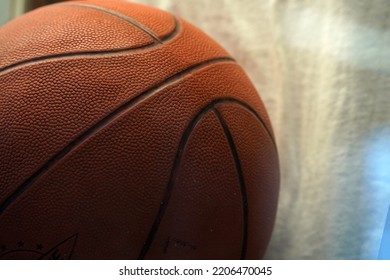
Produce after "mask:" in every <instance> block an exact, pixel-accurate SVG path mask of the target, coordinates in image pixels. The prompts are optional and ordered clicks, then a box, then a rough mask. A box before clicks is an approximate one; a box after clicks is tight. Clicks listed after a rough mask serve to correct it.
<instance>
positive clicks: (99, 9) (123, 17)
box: [57, 3, 162, 44]
mask: <svg viewBox="0 0 390 280" xmlns="http://www.w3.org/2000/svg"><path fill="white" fill-rule="evenodd" d="M57 6H74V7H80V8H87V9H93V10H97V11H99V12H103V13H106V14H109V15H111V16H114V17H117V18H119V19H121V20H124V21H126V22H127V23H130V24H131V25H133V26H135V27H137V28H138V29H140V30H142V31H143V32H145V33H146V34H148V35H149V36H150V37H152V39H153V40H154V41H156V42H158V43H160V44H162V41H161V40H160V38H158V36H157V35H156V34H155V33H153V32H152V31H151V30H150V29H149V28H147V27H146V26H143V25H142V24H140V23H139V22H137V21H136V20H134V19H132V18H130V17H128V16H125V15H124V14H121V13H118V12H116V11H113V10H110V9H107V8H103V7H100V6H96V5H91V4H82V3H62V4H58V5H57Z"/></svg>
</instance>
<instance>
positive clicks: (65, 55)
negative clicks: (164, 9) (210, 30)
mask: <svg viewBox="0 0 390 280" xmlns="http://www.w3.org/2000/svg"><path fill="white" fill-rule="evenodd" d="M179 29H180V22H179V21H178V20H177V19H176V18H175V28H174V29H173V30H172V32H171V33H169V34H167V35H166V36H165V37H164V38H162V39H161V41H162V42H166V41H169V40H171V39H173V38H174V37H175V35H176V34H177V33H178V31H179ZM155 45H156V43H155V42H152V43H149V44H146V45H142V46H137V47H128V48H123V49H115V50H101V51H85V52H70V53H59V54H52V55H46V56H38V57H33V58H30V59H26V60H22V61H18V62H15V63H12V64H10V65H7V66H4V67H3V68H0V75H2V74H3V73H4V72H6V71H9V70H13V68H18V67H20V66H25V65H29V64H32V63H35V62H42V61H45V60H50V59H61V58H68V57H77V56H105V55H109V54H118V53H126V52H129V51H136V50H142V49H148V48H151V47H153V46H155ZM2 72H3V73H2Z"/></svg>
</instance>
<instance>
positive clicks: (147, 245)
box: [138, 98, 276, 260]
mask: <svg viewBox="0 0 390 280" xmlns="http://www.w3.org/2000/svg"><path fill="white" fill-rule="evenodd" d="M228 103H233V104H238V105H240V106H242V107H244V108H245V109H247V110H249V111H250V112H251V113H253V115H254V116H255V118H256V119H257V120H258V121H259V122H260V124H261V125H262V126H263V127H264V129H265V130H266V131H267V133H268V135H269V137H270V139H271V142H272V143H273V144H274V147H275V151H276V145H275V143H274V141H273V138H272V134H271V133H270V132H269V130H268V128H267V126H266V125H265V122H264V120H263V119H262V118H261V117H260V115H259V114H258V113H257V112H256V111H255V110H254V109H253V108H252V107H250V106H249V105H248V104H246V103H244V102H242V101H240V100H237V99H234V98H220V99H215V100H214V101H212V102H211V103H209V104H208V105H207V106H205V107H203V108H202V109H201V110H200V111H199V112H198V113H197V114H196V116H195V117H194V118H193V119H192V121H191V122H190V123H189V125H188V126H187V128H186V130H185V131H184V133H183V136H182V138H181V140H180V143H179V147H178V149H177V152H176V157H175V160H174V163H173V168H172V171H171V175H170V177H169V181H168V185H167V188H166V190H165V193H164V197H163V200H162V202H161V205H160V208H159V210H158V213H157V216H156V218H155V220H154V222H153V224H152V227H151V229H150V231H149V234H148V236H147V238H146V240H145V242H144V246H143V247H142V249H141V252H140V253H139V255H138V259H139V260H141V259H144V258H145V256H146V254H147V253H148V251H149V249H150V246H151V245H152V243H153V240H154V237H155V235H156V234H157V231H158V228H159V226H160V224H161V222H162V219H163V217H164V214H165V211H166V209H167V207H168V203H169V200H170V198H171V193H172V191H173V187H174V184H175V182H176V178H177V173H178V170H177V169H178V168H179V166H180V162H181V157H182V154H183V151H184V148H185V145H186V143H187V141H188V138H189V137H190V135H191V132H192V130H193V129H194V127H195V126H196V124H197V123H198V122H199V121H200V119H202V117H203V116H205V115H206V114H207V113H208V112H209V111H210V110H212V109H213V108H215V106H217V105H219V104H228ZM246 242H247V241H246ZM241 254H242V253H241Z"/></svg>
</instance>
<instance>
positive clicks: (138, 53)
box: [0, 1, 279, 259]
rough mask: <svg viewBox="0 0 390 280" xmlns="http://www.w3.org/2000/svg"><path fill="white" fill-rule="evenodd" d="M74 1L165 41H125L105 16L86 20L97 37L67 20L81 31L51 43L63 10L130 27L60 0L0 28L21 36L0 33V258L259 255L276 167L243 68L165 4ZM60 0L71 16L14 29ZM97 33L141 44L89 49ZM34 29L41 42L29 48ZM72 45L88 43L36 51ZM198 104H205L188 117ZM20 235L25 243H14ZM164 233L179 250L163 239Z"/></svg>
mask: <svg viewBox="0 0 390 280" xmlns="http://www.w3.org/2000/svg"><path fill="white" fill-rule="evenodd" d="M107 2H108V1H107ZM82 3H84V4H91V5H99V6H101V7H104V8H109V9H111V10H114V11H116V12H118V13H122V14H124V15H125V16H131V17H132V18H133V19H134V20H137V21H139V23H140V24H142V25H145V26H147V28H148V29H149V31H152V32H153V34H156V36H157V37H159V38H161V40H162V41H163V42H162V43H160V42H158V41H156V40H154V39H153V37H151V36H150V35H149V34H148V32H146V31H142V32H143V33H140V32H141V29H137V30H135V31H134V35H131V36H133V37H132V38H131V39H129V41H126V42H122V41H121V40H124V37H122V36H120V34H111V33H112V32H107V30H109V29H110V28H111V26H107V27H105V28H102V29H99V28H96V29H95V31H96V32H100V31H101V34H102V35H105V36H103V37H102V41H101V42H95V39H94V37H93V36H95V35H96V34H97V33H96V34H93V33H91V36H92V37H90V38H82V39H80V38H78V36H76V35H77V34H79V33H78V31H72V32H74V33H75V34H73V33H72V34H73V35H72V36H74V37H76V38H73V39H69V40H70V42H71V41H72V40H74V41H75V42H77V40H78V39H80V40H81V41H82V43H81V44H77V43H75V44H74V45H73V44H70V45H69V46H68V49H67V47H66V46H64V47H63V48H61V47H59V46H60V45H61V44H59V43H58V40H60V39H59V38H62V36H65V35H66V34H65V35H64V34H62V35H61V30H64V28H68V27H65V26H61V25H62V24H64V23H65V22H72V23H73V27H76V26H77V24H79V26H80V29H83V28H84V26H86V25H88V24H90V25H91V23H92V22H94V19H95V20H96V22H100V23H101V22H104V21H105V20H107V21H110V23H111V24H112V28H113V29H115V28H116V27H117V26H118V32H122V29H123V32H125V33H126V32H130V33H131V34H133V33H132V32H133V31H132V30H133V29H134V25H133V24H130V23H128V30H125V29H124V25H123V24H124V22H123V20H118V18H117V17H113V16H112V15H109V14H107V13H106V12H103V11H99V10H97V9H89V8H86V7H83V8H79V7H73V6H72V7H71V6H68V5H53V6H48V7H45V8H42V9H40V10H37V11H33V12H31V13H30V14H28V15H25V16H23V17H21V18H19V19H17V20H16V21H15V22H11V23H10V24H8V25H6V26H5V27H4V28H2V29H1V31H0V37H2V36H3V37H2V38H5V36H9V34H10V33H9V32H11V31H12V30H16V29H18V30H19V32H21V33H23V32H25V34H21V36H19V39H20V40H19V39H18V38H11V37H12V36H10V39H9V40H1V41H0V42H1V43H0V53H1V52H3V53H5V52H6V50H7V49H11V48H12V49H14V50H15V51H14V52H13V53H12V54H9V55H7V56H6V59H5V60H4V61H1V63H2V65H3V67H7V68H5V69H4V68H3V70H2V71H0V86H1V94H0V104H1V106H0V129H1V133H0V228H1V231H0V244H4V246H6V248H7V249H5V250H2V251H1V249H0V258H5V259H6V258H77V259H134V258H157V259H160V258H161V259H164V258H188V259H191V258H195V259H196V258H198V259H209V258H226V259H229V258H232V259H238V258H260V257H261V256H262V254H263V253H264V250H265V248H266V246H267V243H268V241H269V237H270V233H271V230H272V226H273V222H274V218H275V213H276V202H277V195H278V187H279V179H278V176H279V175H278V163H277V152H276V148H275V146H274V144H273V140H272V137H273V136H272V129H271V124H270V121H269V119H268V116H267V113H266V110H265V108H264V106H263V104H262V102H261V100H260V98H259V97H258V94H257V93H256V91H255V89H254V88H253V86H252V84H251V83H250V81H249V79H248V78H247V76H246V74H245V73H244V72H243V70H242V69H241V67H239V66H238V65H237V64H236V63H235V62H234V61H233V60H232V59H231V58H230V57H229V55H228V54H227V53H226V51H224V50H223V49H222V48H221V47H220V46H219V45H218V44H217V43H215V42H214V41H213V40H211V39H210V38H209V37H208V36H207V35H205V34H204V33H202V32H201V31H199V30H198V29H197V28H195V27H193V26H192V25H191V24H189V23H187V22H185V21H184V20H182V19H178V20H177V21H176V24H177V26H176V27H175V28H173V25H172V23H174V22H175V20H173V17H172V16H171V15H169V14H167V13H165V12H162V11H158V10H155V9H151V8H148V7H144V6H141V5H134V4H129V3H124V2H116V1H115V2H114V1H112V2H110V3H106V2H104V4H103V2H101V1H83V2H82ZM58 9H60V10H61V9H63V11H64V12H63V13H62V12H61V16H63V17H67V16H68V17H69V18H67V19H66V20H65V19H64V20H63V21H61V22H58V23H57V24H58V26H55V27H53V29H51V30H52V31H51V32H53V34H51V33H50V32H48V33H47V34H46V35H45V36H43V37H42V36H41V37H39V38H34V39H32V38H29V39H28V40H27V39H24V38H27V37H28V33H29V31H28V29H26V28H25V27H26V26H28V25H30V24H31V25H34V22H35V20H34V19H35V18H37V19H38V18H39V20H38V23H39V22H42V21H44V20H47V19H44V18H42V13H43V14H45V15H47V17H49V15H50V14H51V13H52V12H54V11H56V12H58ZM69 9H75V13H69V12H68V11H69ZM87 15H88V16H87ZM74 18H78V21H74V20H73V19H74ZM73 21H74V22H73ZM73 27H72V28H73ZM37 28H38V27H37ZM10 29H11V30H10ZM38 29H39V28H38ZM69 30H73V29H69ZM80 32H83V31H80ZM54 33H55V34H54ZM123 34H124V33H122V35H123ZM145 34H146V35H147V36H145ZM167 34H171V36H168V37H167ZM108 36H110V37H108ZM115 36H117V37H118V38H119V39H118V40H116V39H114V38H116V37H115ZM77 38H78V39H77ZM108 38H110V40H113V42H111V43H112V46H113V47H114V46H120V45H121V44H124V45H125V44H130V45H131V44H133V45H132V46H136V45H137V44H138V45H139V46H140V45H143V44H147V43H145V42H146V41H144V40H150V39H151V38H152V39H151V40H152V41H151V42H152V43H151V44H150V45H147V46H143V47H141V48H135V49H131V50H124V51H117V50H115V51H111V50H108V51H107V50H104V51H102V52H94V51H93V52H92V53H91V50H96V48H97V47H98V46H99V44H107V42H108V41H109V40H107V39H108ZM164 38H165V39H164ZM18 40H19V41H18ZM36 40H37V41H38V40H41V41H43V42H46V45H47V48H46V51H45V48H36V47H34V42H35V41H36ZM17 41H18V43H15V42H17ZM30 41H31V42H32V43H31V44H30V43H29V42H30ZM103 41H104V42H103ZM89 42H90V43H89ZM51 44H54V45H53V48H50V45H51ZM82 44H85V46H86V47H85V53H84V52H83V53H82V54H74V55H58V56H56V57H55V58H44V57H45V56H48V55H51V54H53V53H54V52H55V53H57V54H59V53H64V52H67V51H69V47H75V46H77V45H78V46H81V45H82ZM11 45H12V46H11ZM28 45H31V46H30V48H29V46H28ZM87 45H88V46H87ZM14 46H19V49H18V48H17V47H14ZM58 48H59V49H58ZM88 52H89V53H88ZM31 58H34V61H33V62H23V61H25V60H26V59H31ZM12 63H13V64H14V65H13V66H12V65H11V64H12ZM241 103H242V104H246V106H248V108H250V109H251V110H254V111H255V112H256V114H257V116H259V118H260V119H261V122H260V121H259V119H258V118H254V117H253V113H249V111H248V109H247V108H244V107H242V106H241V105H239V104H241ZM210 106H211V107H210ZM219 107H220V109H219ZM205 108H206V109H210V108H214V109H212V110H211V111H210V112H208V113H207V114H206V113H205V115H204V116H203V115H201V117H199V116H200V115H199V113H200V112H202V110H205ZM213 110H218V111H220V113H219V117H218V115H216V113H215V112H214V111H213ZM205 112H206V111H205ZM248 114H249V116H248ZM197 116H198V117H199V120H198V119H197ZM221 118H222V119H223V120H222V121H221ZM194 120H197V121H198V123H194ZM222 122H225V124H226V126H227V129H228V131H229V133H230V134H231V139H230V142H229V139H228V138H227V133H226V128H225V129H224V128H223V126H222ZM191 123H192V124H194V127H191ZM189 128H191V129H189ZM183 139H188V144H186V145H185V146H182V145H183V141H184V140H183ZM232 141H233V142H234V144H235V145H233V147H232ZM180 147H181V148H180ZM180 153H183V154H182V155H181V154H180ZM179 155H180V157H179ZM178 158H182V159H181V161H180V164H179V163H178ZM237 159H239V161H240V163H239V164H237ZM238 165H240V168H238V167H237V166H238ZM191 178H192V180H191ZM240 180H241V181H242V180H244V182H245V186H246V188H245V193H246V195H247V202H248V206H244V205H243V201H244V200H243V191H242V184H241V183H240ZM202 198H205V199H206V200H203V199H202ZM216 208H218V209H219V210H220V211H215V209H216ZM224 208H226V212H225V211H223V210H222V209H224ZM243 209H247V210H245V211H247V213H246V214H245V211H244V210H243ZM210 213H212V214H213V215H211V214H210ZM176 215H179V216H176ZM210 215H211V216H210ZM244 215H246V218H244ZM180 219H184V220H183V222H180V221H181V220H180ZM244 220H246V221H247V222H245V223H244ZM224 231H230V232H229V234H226V233H224ZM26 233H28V234H26ZM20 240H22V241H23V243H24V245H23V248H21V247H18V246H16V245H15V244H17V242H19V241H20ZM167 240H168V241H167ZM243 240H246V241H245V242H244V241H243ZM164 242H165V243H166V242H168V243H169V242H171V243H170V244H171V245H172V244H173V246H174V247H178V246H179V248H176V249H175V250H176V251H175V250H172V248H169V246H168V247H167V249H165V246H167V245H165V243H164ZM37 244H38V245H41V246H39V248H38V245H37ZM180 244H181V245H180ZM183 244H187V245H186V246H183ZM188 244H189V245H188ZM168 245H169V244H168ZM243 245H245V246H244V247H245V248H243ZM180 246H181V247H180ZM191 246H193V247H196V249H195V250H192V249H191V248H192V247H191ZM2 248H4V247H2ZM180 248H181V249H180ZM189 249H190V250H189ZM191 250H192V251H191ZM243 252H244V253H243ZM168 253H169V254H168Z"/></svg>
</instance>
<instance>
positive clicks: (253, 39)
mask: <svg viewBox="0 0 390 280" xmlns="http://www.w3.org/2000/svg"><path fill="white" fill-rule="evenodd" d="M137 2H140V3H144V4H149V5H152V6H155V7H159V8H162V9H165V10H168V11H170V12H172V13H174V14H176V15H178V16H181V17H183V18H185V19H187V20H188V21H190V22H192V23H193V24H195V25H197V26H198V27H200V28H201V29H203V30H204V31H206V33H208V34H209V35H211V36H212V37H213V38H214V39H215V40H217V41H218V42H219V43H220V44H221V45H222V46H224V47H225V48H226V49H227V50H228V51H230V52H231V53H232V55H233V56H234V57H235V58H236V59H237V60H238V62H239V63H240V64H241V65H242V66H243V67H244V69H245V70H246V71H247V73H248V74H249V76H250V77H251V79H252V81H253V83H254V84H255V86H256V88H257V89H258V91H259V93H260V95H261V97H262V99H263V101H264V103H265V105H266V107H267V108H268V111H269V114H270V117H271V120H272V123H273V126H274V130H275V134H276V138H277V144H278V149H279V154H280V162H281V173H282V182H281V192H280V203H279V209H278V216H277V222H276V226H275V230H274V233H273V237H272V241H271V244H270V246H269V248H268V252H267V255H266V258H271V259H375V258H377V256H378V252H379V248H380V243H381V238H382V233H383V229H384V226H385V221H386V215H387V211H388V208H389V203H390V75H389V74H390V5H389V3H388V2H387V1H386V0H357V1H352V0H326V1H325V0H323V1H309V0H306V1H304V0H301V1H299V0H290V1H287V0H268V1H266V0H240V1H236V0H225V1H222V0H216V1H209V0H193V1H190V0H186V1H173V0H172V1H170V0H139V1H137Z"/></svg>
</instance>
